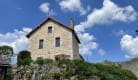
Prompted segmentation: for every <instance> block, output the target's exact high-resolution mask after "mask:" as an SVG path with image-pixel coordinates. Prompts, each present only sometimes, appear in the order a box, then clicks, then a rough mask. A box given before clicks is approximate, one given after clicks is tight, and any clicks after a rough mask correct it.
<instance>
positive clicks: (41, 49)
mask: <svg viewBox="0 0 138 80" xmlns="http://www.w3.org/2000/svg"><path fill="white" fill-rule="evenodd" d="M26 37H27V38H28V39H29V48H28V50H29V51H30V52H31V57H32V59H33V60H36V59H42V58H50V59H53V60H58V59H61V58H68V59H71V60H73V59H82V60H83V57H82V56H81V55H80V54H79V43H80V40H79V38H78V36H77V34H76V33H75V30H74V21H73V20H72V19H71V20H70V26H66V25H65V24H63V23H61V22H59V21H57V20H56V19H53V18H51V17H48V18H47V19H46V20H44V21H43V22H42V23H40V24H39V25H38V26H37V27H35V28H34V29H33V30H32V31H31V32H30V33H29V34H27V35H26Z"/></svg>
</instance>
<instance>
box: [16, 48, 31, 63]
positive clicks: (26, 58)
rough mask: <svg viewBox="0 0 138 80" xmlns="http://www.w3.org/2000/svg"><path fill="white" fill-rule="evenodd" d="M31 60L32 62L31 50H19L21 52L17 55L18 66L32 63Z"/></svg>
mask: <svg viewBox="0 0 138 80" xmlns="http://www.w3.org/2000/svg"><path fill="white" fill-rule="evenodd" d="M31 62H32V59H31V53H30V52H29V51H26V50H25V51H21V52H19V54H18V56H17V64H18V66H20V65H30V63H31Z"/></svg>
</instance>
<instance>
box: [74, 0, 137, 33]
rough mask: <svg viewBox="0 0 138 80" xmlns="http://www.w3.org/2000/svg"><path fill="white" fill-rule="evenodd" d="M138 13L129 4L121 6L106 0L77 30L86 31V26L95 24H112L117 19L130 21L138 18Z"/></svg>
mask: <svg viewBox="0 0 138 80" xmlns="http://www.w3.org/2000/svg"><path fill="white" fill-rule="evenodd" d="M137 17H138V13H137V12H136V11H135V10H134V8H133V7H132V6H131V5H129V6H127V7H119V6H118V5H117V4H115V3H114V2H112V1H111V0H104V2H103V7H102V8H101V9H94V11H92V12H91V13H90V14H89V15H88V16H87V19H86V20H85V21H83V22H81V23H80V24H79V25H77V26H76V28H75V29H76V31H85V29H86V28H89V27H92V26H94V25H95V24H111V23H113V22H116V21H122V22H130V21H134V20H136V19H137Z"/></svg>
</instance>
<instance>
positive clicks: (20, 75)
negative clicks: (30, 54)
mask: <svg viewBox="0 0 138 80" xmlns="http://www.w3.org/2000/svg"><path fill="white" fill-rule="evenodd" d="M63 70H64V69H63V68H59V67H57V66H55V65H47V64H45V65H38V64H31V65H30V66H20V67H17V68H16V69H13V75H14V76H13V80H79V79H78V78H77V75H72V76H71V77H63V76H61V74H60V72H62V71H63ZM85 80H100V79H99V78H98V77H97V76H91V77H89V78H88V79H85Z"/></svg>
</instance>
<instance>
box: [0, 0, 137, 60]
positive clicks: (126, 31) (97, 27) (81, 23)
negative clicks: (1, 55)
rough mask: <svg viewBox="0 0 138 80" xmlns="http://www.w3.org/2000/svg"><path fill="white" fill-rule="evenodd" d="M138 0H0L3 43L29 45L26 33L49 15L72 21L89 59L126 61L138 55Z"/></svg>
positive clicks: (1, 43) (63, 20)
mask: <svg viewBox="0 0 138 80" xmlns="http://www.w3.org/2000/svg"><path fill="white" fill-rule="evenodd" d="M137 4H138V0H0V10H1V12H0V27H1V29H0V45H10V46H12V47H13V48H14V49H15V53H18V52H19V51H20V50H24V49H27V45H28V40H27V39H26V38H25V37H24V35H25V34H27V33H28V32H29V31H31V29H33V28H34V27H35V26H36V25H38V24H39V23H40V22H42V21H43V20H44V19H45V18H47V17H48V16H52V17H53V18H55V19H57V20H59V21H61V22H63V23H64V24H66V25H69V19H70V18H73V19H74V21H75V30H76V32H77V33H78V35H79V37H80V40H81V42H82V44H81V45H80V53H81V54H82V55H83V57H84V58H85V60H88V61H89V62H97V61H103V60H110V61H126V60H129V59H131V58H134V57H138V50H137V49H138V37H136V33H135V30H136V29H138V5H137Z"/></svg>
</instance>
